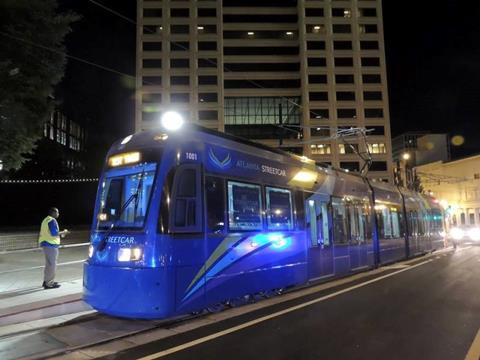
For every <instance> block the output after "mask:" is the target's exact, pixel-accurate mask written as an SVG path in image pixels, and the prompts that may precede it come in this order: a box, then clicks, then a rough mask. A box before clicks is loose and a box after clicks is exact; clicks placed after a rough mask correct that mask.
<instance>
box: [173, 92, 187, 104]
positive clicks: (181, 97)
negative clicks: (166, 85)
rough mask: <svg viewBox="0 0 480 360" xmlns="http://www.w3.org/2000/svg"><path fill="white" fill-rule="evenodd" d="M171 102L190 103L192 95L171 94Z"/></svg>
mask: <svg viewBox="0 0 480 360" xmlns="http://www.w3.org/2000/svg"><path fill="white" fill-rule="evenodd" d="M170 101H171V102H172V103H188V102H189V101H190V94H189V93H173V94H170Z"/></svg>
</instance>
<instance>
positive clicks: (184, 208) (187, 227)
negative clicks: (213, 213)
mask: <svg viewBox="0 0 480 360" xmlns="http://www.w3.org/2000/svg"><path fill="white" fill-rule="evenodd" d="M199 174H200V173H199V169H198V166H196V165H183V166H181V167H179V168H178V170H177V173H176V174H175V179H174V187H173V188H174V192H173V211H172V214H171V219H170V224H171V225H172V226H171V228H172V230H173V232H199V231H201V228H202V225H201V221H200V217H201V201H200V189H199V187H200V175H199Z"/></svg>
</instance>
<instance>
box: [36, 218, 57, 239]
mask: <svg viewBox="0 0 480 360" xmlns="http://www.w3.org/2000/svg"><path fill="white" fill-rule="evenodd" d="M52 220H54V221H55V222H56V221H57V220H55V218H53V217H51V216H47V217H46V218H45V219H43V221H42V225H41V226H40V235H39V236H38V243H41V242H43V241H45V242H47V243H49V244H52V245H60V235H57V236H53V235H52V234H51V233H50V228H49V227H48V223H49V222H50V221H52Z"/></svg>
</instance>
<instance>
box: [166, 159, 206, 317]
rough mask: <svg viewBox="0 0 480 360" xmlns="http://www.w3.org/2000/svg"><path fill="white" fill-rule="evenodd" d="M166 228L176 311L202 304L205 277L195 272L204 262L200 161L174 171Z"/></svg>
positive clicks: (188, 309)
mask: <svg viewBox="0 0 480 360" xmlns="http://www.w3.org/2000/svg"><path fill="white" fill-rule="evenodd" d="M169 203H170V206H171V208H170V213H169V217H170V218H169V229H170V233H171V238H172V242H171V249H169V252H168V253H170V254H171V255H170V256H171V257H172V260H173V261H172V260H170V259H169V260H170V261H172V262H174V263H175V265H176V266H175V280H176V286H175V292H174V293H175V297H176V299H175V300H176V307H177V310H178V311H190V310H193V309H199V308H202V307H204V306H205V286H204V283H205V280H204V278H203V277H201V276H198V274H201V271H202V267H203V266H204V263H205V248H204V247H205V238H204V230H203V228H204V224H203V218H204V216H203V191H202V168H201V166H200V165H199V164H183V165H180V166H178V168H177V169H176V171H175V176H174V179H173V186H172V196H171V199H170V201H169Z"/></svg>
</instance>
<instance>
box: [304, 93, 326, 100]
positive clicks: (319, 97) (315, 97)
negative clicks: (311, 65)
mask: <svg viewBox="0 0 480 360" xmlns="http://www.w3.org/2000/svg"><path fill="white" fill-rule="evenodd" d="M308 97H309V99H310V101H328V92H327V91H312V92H309V93H308Z"/></svg>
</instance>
